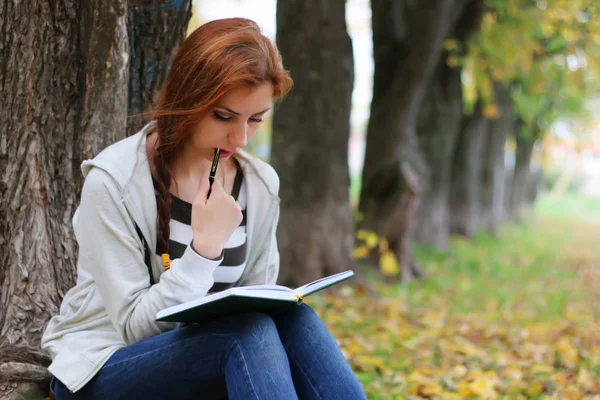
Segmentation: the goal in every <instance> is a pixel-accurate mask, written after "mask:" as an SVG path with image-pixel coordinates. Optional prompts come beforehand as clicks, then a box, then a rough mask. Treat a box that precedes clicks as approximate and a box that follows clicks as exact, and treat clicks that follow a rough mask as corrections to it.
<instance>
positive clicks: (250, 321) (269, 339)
mask: <svg viewBox="0 0 600 400" xmlns="http://www.w3.org/2000/svg"><path fill="white" fill-rule="evenodd" d="M242 318H243V319H244V321H243V324H241V329H239V330H238V331H237V332H235V333H234V336H235V337H236V339H237V340H238V341H239V342H240V343H241V344H242V345H243V346H257V347H258V348H265V347H267V346H270V345H273V344H274V343H275V344H277V342H279V335H278V333H277V326H276V325H275V322H274V321H273V319H272V318H271V317H270V316H269V315H267V314H264V313H261V312H248V313H244V314H242Z"/></svg>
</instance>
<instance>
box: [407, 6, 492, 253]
mask: <svg viewBox="0 0 600 400" xmlns="http://www.w3.org/2000/svg"><path fill="white" fill-rule="evenodd" d="M483 6H484V4H483V0H476V1H472V2H470V3H469V4H468V6H467V7H465V9H464V11H463V13H462V15H461V17H460V18H459V20H458V23H457V24H456V27H455V28H454V32H453V34H452V38H453V39H455V40H457V41H458V42H459V43H460V44H461V45H463V46H464V44H465V42H466V40H467V39H468V37H469V36H470V35H471V34H472V33H474V32H475V31H476V30H477V29H479V26H480V21H481V16H482V15H483V9H484V7H483ZM447 58H448V54H447V53H443V54H442V57H441V58H440V61H439V62H438V66H437V69H436V71H435V72H434V74H433V76H432V78H431V81H430V83H429V89H428V92H427V94H426V96H425V98H424V100H423V104H422V106H421V111H420V113H419V120H418V125H417V135H418V139H419V144H420V150H421V152H422V154H423V156H424V159H425V168H424V170H423V174H422V176H421V181H422V188H423V192H422V196H421V199H420V202H419V205H418V208H417V214H416V218H417V223H416V232H415V233H416V239H417V241H418V242H420V243H422V244H429V245H433V246H435V247H436V248H437V249H438V250H446V249H447V248H448V238H449V234H450V228H449V215H448V202H449V200H448V197H449V195H450V182H451V178H452V157H453V156H454V148H455V147H456V141H457V140H458V135H459V133H460V123H461V121H462V116H463V103H462V83H461V74H462V68H460V67H456V68H450V67H449V66H448V61H447Z"/></svg>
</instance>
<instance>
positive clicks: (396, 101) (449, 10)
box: [360, 0, 468, 280]
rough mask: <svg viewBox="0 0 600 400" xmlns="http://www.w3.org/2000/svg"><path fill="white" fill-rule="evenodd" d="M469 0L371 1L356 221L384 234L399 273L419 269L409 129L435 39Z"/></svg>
mask: <svg viewBox="0 0 600 400" xmlns="http://www.w3.org/2000/svg"><path fill="white" fill-rule="evenodd" d="M467 3H468V1H466V0H465V1H462V0H455V1H441V0H427V1H422V2H419V3H418V4H417V3H415V2H410V1H400V0H395V1H393V0H373V1H372V12H373V55H374V60H375V73H374V85H373V101H372V103H371V118H370V120H369V125H368V129H367V147H366V154H365V163H364V168H363V175H362V182H363V186H362V191H361V196H360V210H361V212H362V213H363V223H362V225H363V226H362V227H363V228H364V229H369V230H374V231H376V232H378V233H379V234H380V235H382V236H384V237H386V238H387V239H388V241H389V243H390V248H391V249H392V250H393V251H394V252H395V253H396V256H397V258H398V260H399V262H400V264H401V268H402V278H403V279H405V280H410V279H411V278H413V277H415V276H417V275H419V274H420V272H419V271H418V268H417V267H416V265H415V263H414V260H413V259H412V255H411V254H410V250H409V248H410V240H411V238H412V237H413V235H414V226H415V222H416V221H415V206H416V201H417V200H418V196H419V195H420V186H421V182H420V178H419V177H420V176H421V175H422V174H423V171H424V166H425V162H424V159H423V157H422V155H421V153H420V151H419V145H418V141H417V137H416V128H417V120H418V115H419V111H420V108H421V104H422V102H423V98H424V96H425V93H426V90H427V88H428V84H429V80H430V78H431V76H432V74H433V72H434V70H435V67H436V66H437V65H438V63H439V60H440V57H441V55H442V46H441V45H442V42H443V40H444V39H445V38H446V37H448V34H449V33H450V32H451V30H452V29H453V28H454V25H455V24H456V22H457V19H458V17H459V16H460V14H461V13H462V10H463V9H464V7H465V5H466V4H467Z"/></svg>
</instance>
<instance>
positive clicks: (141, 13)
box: [127, 0, 192, 135]
mask: <svg viewBox="0 0 600 400" xmlns="http://www.w3.org/2000/svg"><path fill="white" fill-rule="evenodd" d="M129 8H130V10H131V11H130V12H129V21H128V22H129V32H131V33H132V35H130V37H129V46H130V48H131V52H130V54H131V59H130V62H129V76H130V79H129V103H128V105H129V108H128V112H129V115H130V118H129V119H128V121H127V135H133V134H134V133H136V132H137V131H138V130H140V129H141V128H142V126H143V125H144V124H145V123H147V122H148V118H147V117H144V116H137V115H138V114H140V113H143V112H145V111H147V110H148V108H149V107H150V106H152V105H153V104H154V101H155V97H156V96H157V95H158V92H159V90H160V88H161V87H162V83H163V80H164V78H165V76H166V74H167V71H168V69H169V66H170V65H171V59H172V56H173V53H174V49H175V48H176V46H177V45H178V44H179V43H181V41H182V40H183V39H185V36H186V32H187V26H188V22H189V20H190V18H191V17H192V1H191V0H175V1H170V2H165V1H161V0H129Z"/></svg>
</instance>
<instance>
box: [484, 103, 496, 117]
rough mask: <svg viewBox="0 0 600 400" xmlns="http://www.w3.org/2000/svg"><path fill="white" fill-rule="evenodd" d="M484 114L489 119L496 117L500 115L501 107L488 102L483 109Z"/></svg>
mask: <svg viewBox="0 0 600 400" xmlns="http://www.w3.org/2000/svg"><path fill="white" fill-rule="evenodd" d="M483 116H484V117H486V118H488V119H496V118H498V117H499V116H500V109H499V108H498V106H497V105H495V104H488V105H486V106H485V108H484V109H483Z"/></svg>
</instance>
